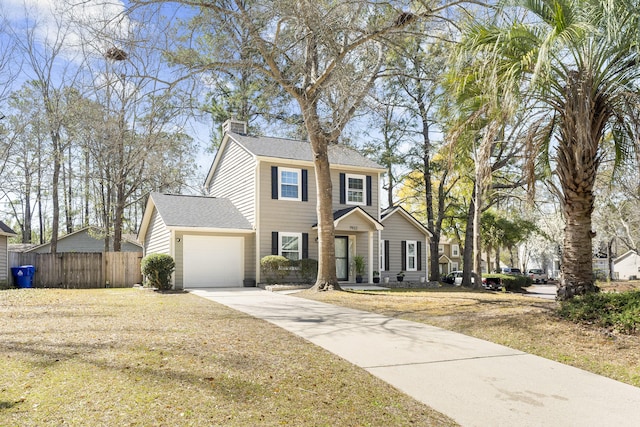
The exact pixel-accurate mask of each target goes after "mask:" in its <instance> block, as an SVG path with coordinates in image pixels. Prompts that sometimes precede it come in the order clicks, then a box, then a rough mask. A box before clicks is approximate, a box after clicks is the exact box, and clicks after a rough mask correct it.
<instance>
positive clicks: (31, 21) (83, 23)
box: [0, 0, 213, 184]
mask: <svg viewBox="0 0 640 427" xmlns="http://www.w3.org/2000/svg"><path fill="white" fill-rule="evenodd" d="M126 7H127V4H126V3H125V2H123V1H121V0H2V1H1V2H0V16H4V17H6V18H7V23H8V26H5V29H4V30H3V29H2V28H0V43H1V42H2V39H3V37H4V38H5V40H6V34H5V35H3V31H8V32H13V33H15V34H17V35H18V37H19V38H20V39H21V40H22V41H23V42H26V35H25V34H26V33H25V31H26V30H27V29H28V28H32V29H33V35H34V38H35V39H36V40H37V42H38V44H39V46H40V48H41V49H44V47H45V46H48V47H52V46H54V45H55V44H56V42H57V41H58V40H59V37H60V34H64V43H63V44H62V50H61V55H60V56H59V58H60V60H59V61H58V64H57V70H58V71H59V73H60V76H61V75H63V74H66V75H69V74H70V71H69V70H70V69H73V68H74V67H78V68H80V69H82V68H83V67H84V68H85V71H86V69H89V68H92V67H87V64H85V63H83V61H84V60H85V58H86V57H87V56H88V57H89V58H93V60H97V61H104V57H103V55H104V52H105V51H107V49H109V48H111V47H113V46H114V45H115V46H116V47H121V46H123V44H125V43H126V41H127V39H128V38H129V35H130V34H136V33H138V32H139V31H146V30H148V29H151V25H152V24H151V25H149V24H150V22H151V21H150V20H149V21H147V22H145V23H140V22H136V21H134V20H132V19H130V18H129V17H128V15H127V14H126V13H125V11H126ZM167 8H173V7H172V6H167ZM180 13H184V12H180V11H179V9H175V8H173V9H171V10H165V14H167V15H172V14H180ZM90 23H92V24H93V25H89V24H90ZM95 23H99V25H98V27H99V32H96V31H95V30H94V31H90V28H95V27H96V25H95ZM125 49H126V48H125ZM159 64H161V63H159ZM12 65H13V66H14V69H15V68H16V66H17V64H12ZM95 69H99V67H96V68H95ZM33 77H34V75H33V72H32V71H30V70H29V67H25V66H23V67H22V70H21V73H20V74H19V77H18V78H17V79H16V80H15V81H14V82H13V84H12V88H13V89H14V90H15V89H17V88H19V87H20V85H21V84H22V83H23V82H24V81H26V80H27V79H30V78H33ZM92 78H94V79H98V80H99V79H100V78H103V77H100V76H99V75H94V76H93V77H92ZM0 80H1V79H0ZM0 95H1V94H0ZM0 111H2V108H1V107H0ZM210 126H211V125H210V123H207V122H203V121H202V120H190V121H189V122H188V123H187V124H186V126H185V131H186V132H187V133H188V134H189V135H190V136H192V137H193V138H194V140H195V142H196V143H197V144H198V146H199V147H200V155H199V156H198V159H197V162H196V163H197V165H198V167H199V168H200V170H201V174H206V172H207V171H208V169H209V166H210V164H211V162H212V160H213V155H212V154H211V153H209V152H207V151H206V148H207V147H208V146H209V145H210V138H211V137H210ZM202 180H204V178H202ZM195 184H201V183H199V182H198V183H195Z"/></svg>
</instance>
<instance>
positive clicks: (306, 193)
mask: <svg viewBox="0 0 640 427" xmlns="http://www.w3.org/2000/svg"><path fill="white" fill-rule="evenodd" d="M307 180H308V173H307V170H306V169H302V201H303V202H308V201H309V191H308V190H307V187H308V184H307Z"/></svg>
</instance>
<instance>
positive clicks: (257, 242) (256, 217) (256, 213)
mask: <svg viewBox="0 0 640 427" xmlns="http://www.w3.org/2000/svg"><path fill="white" fill-rule="evenodd" d="M255 177H256V182H255V187H256V188H255V191H254V194H255V195H256V198H255V210H254V229H255V248H254V249H255V257H256V259H255V263H256V264H255V271H256V286H258V283H260V281H261V280H262V279H261V277H260V232H261V231H262V230H261V229H260V161H259V160H257V159H256V171H255Z"/></svg>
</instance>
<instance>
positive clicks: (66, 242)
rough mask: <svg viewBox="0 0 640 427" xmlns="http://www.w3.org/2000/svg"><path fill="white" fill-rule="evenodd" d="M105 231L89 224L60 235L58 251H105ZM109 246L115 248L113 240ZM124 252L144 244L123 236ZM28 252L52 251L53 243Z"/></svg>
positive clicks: (42, 252)
mask: <svg viewBox="0 0 640 427" xmlns="http://www.w3.org/2000/svg"><path fill="white" fill-rule="evenodd" d="M103 232H104V231H103V230H102V229H101V228H99V227H94V226H89V227H84V228H81V229H80V230H77V231H74V232H73V233H69V234H65V235H64V236H60V237H58V249H57V252H58V253H63V252H104V237H102V236H101V234H102V233H103ZM109 247H110V248H111V250H112V249H113V241H111V242H110V244H109ZM121 250H122V252H142V245H141V244H140V243H138V242H136V241H135V240H131V239H128V238H125V237H123V239H122V249H121ZM24 252H27V253H39V254H45V253H50V252H51V243H45V244H44V245H38V246H35V247H33V248H30V249H27V250H25V251H24Z"/></svg>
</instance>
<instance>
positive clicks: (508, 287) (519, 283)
mask: <svg viewBox="0 0 640 427" xmlns="http://www.w3.org/2000/svg"><path fill="white" fill-rule="evenodd" d="M482 277H483V278H484V279H486V280H487V282H489V281H492V282H495V281H498V282H499V283H500V284H501V285H502V287H503V289H504V290H505V291H507V292H520V291H521V290H522V288H526V287H528V286H531V284H532V283H533V281H532V280H531V278H530V277H527V276H515V275H512V274H485V275H483V276H482Z"/></svg>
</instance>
